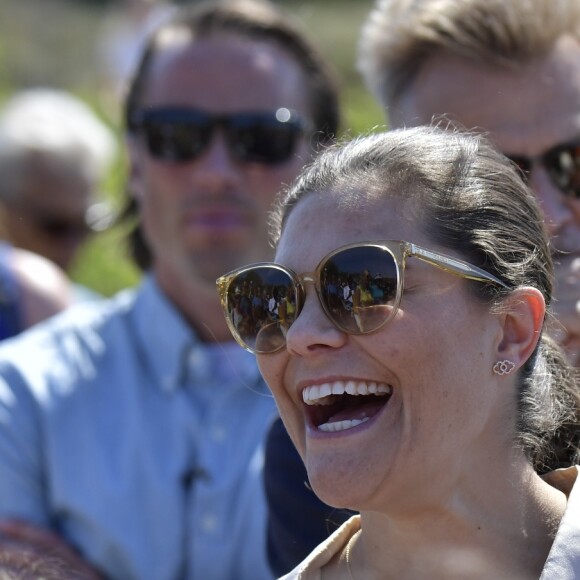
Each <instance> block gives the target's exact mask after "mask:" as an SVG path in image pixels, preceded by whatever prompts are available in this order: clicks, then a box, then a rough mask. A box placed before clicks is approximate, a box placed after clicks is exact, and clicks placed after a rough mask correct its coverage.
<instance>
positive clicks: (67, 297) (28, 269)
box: [9, 248, 72, 327]
mask: <svg viewBox="0 0 580 580" xmlns="http://www.w3.org/2000/svg"><path fill="white" fill-rule="evenodd" d="M9 263H10V268H11V269H12V272H13V274H14V278H15V280H16V282H17V284H18V286H19V289H20V295H21V296H22V311H23V315H24V324H25V326H26V327H29V326H32V325H33V324H36V323H38V322H40V321H42V320H44V319H46V318H48V317H50V316H52V315H54V314H56V313H57V312H60V311H61V310H63V309H64V308H66V307H67V306H69V305H70V304H71V303H72V288H71V284H70V282H69V280H68V278H67V276H66V275H65V273H64V272H63V271H62V270H61V269H60V268H59V267H58V266H56V265H55V264H53V263H52V262H50V261H49V260H47V259H46V258H43V257H42V256H39V255H37V254H34V253H32V252H28V251H26V250H22V249H18V248H12V249H11V251H10V262H9Z"/></svg>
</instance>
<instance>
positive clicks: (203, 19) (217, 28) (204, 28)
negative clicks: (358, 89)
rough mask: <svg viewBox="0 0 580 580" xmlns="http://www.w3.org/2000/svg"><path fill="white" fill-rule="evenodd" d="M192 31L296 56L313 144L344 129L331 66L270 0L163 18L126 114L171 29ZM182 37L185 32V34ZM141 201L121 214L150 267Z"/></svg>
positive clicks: (229, 2)
mask: <svg viewBox="0 0 580 580" xmlns="http://www.w3.org/2000/svg"><path fill="white" fill-rule="evenodd" d="M172 32H176V33H181V34H182V33H183V32H185V33H186V34H187V35H188V38H189V39H190V41H191V43H194V42H195V41H196V39H199V38H207V37H209V36H212V35H216V34H220V33H224V32H226V33H232V34H235V35H237V36H241V37H244V38H248V39H250V40H258V41H262V42H266V43H271V44H273V45H276V46H278V47H280V48H281V49H282V50H283V51H285V52H286V53H287V54H289V55H290V56H291V58H293V59H294V60H295V61H296V62H297V63H298V65H299V66H300V69H301V70H303V71H304V79H305V90H306V91H307V92H308V102H309V104H310V111H311V121H312V122H313V125H314V131H313V135H312V139H313V145H314V146H315V147H318V146H320V145H324V144H327V143H329V142H331V141H332V140H333V139H334V138H335V136H336V134H337V132H338V128H339V124H340V112H339V100H338V88H337V84H336V82H335V78H334V75H333V73H332V71H331V70H330V69H329V67H328V65H327V64H326V62H325V61H324V59H323V58H322V56H321V55H320V54H319V52H318V51H317V50H316V49H315V48H314V47H313V46H311V44H310V43H309V42H308V41H307V39H306V38H305V36H304V35H303V34H302V33H301V32H300V31H299V30H298V29H297V28H296V27H294V25H293V24H292V21H291V20H290V17H289V16H288V15H286V14H285V13H284V12H282V11H281V10H280V9H279V8H278V7H276V6H275V5H273V4H271V3H270V2H267V1H266V0H218V1H212V2H205V3H203V4H200V5H186V6H183V7H181V8H180V9H179V10H177V11H176V12H175V13H174V15H173V17H172V18H170V19H169V20H168V21H166V22H165V23H163V24H162V25H161V26H160V27H159V28H158V29H157V30H156V31H155V32H154V34H153V35H152V36H151V37H150V39H149V41H148V43H147V45H146V47H145V49H144V51H143V54H142V56H141V59H140V62H139V64H138V66H137V68H136V71H135V74H134V76H133V78H132V81H131V83H130V86H129V90H128V94H127V98H126V101H125V119H126V120H127V119H129V118H130V117H131V115H132V113H133V112H134V111H135V110H137V109H138V108H139V107H140V103H141V99H142V95H143V92H144V90H145V87H146V85H147V79H148V74H149V70H150V69H151V63H152V62H153V59H154V58H155V55H156V54H157V53H158V52H159V51H160V50H161V49H162V46H163V43H162V41H163V39H164V38H167V37H168V36H169V35H170V33H172ZM180 37H181V36H180ZM137 209H138V208H137V204H136V202H135V200H134V199H133V197H132V196H131V195H129V196H128V199H127V204H126V207H125V209H124V210H123V211H122V214H121V221H130V222H132V227H133V229H132V231H131V232H130V250H131V254H132V257H133V259H134V261H135V262H136V263H137V265H138V266H139V267H140V268H141V269H142V270H147V269H148V268H150V266H151V254H150V251H149V248H148V247H147V244H146V242H145V240H144V237H143V235H142V232H141V228H140V224H139V223H137V221H136V216H137Z"/></svg>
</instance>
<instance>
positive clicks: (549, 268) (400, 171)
mask: <svg viewBox="0 0 580 580" xmlns="http://www.w3.org/2000/svg"><path fill="white" fill-rule="evenodd" d="M313 192H316V193H321V194H328V195H336V202H337V204H350V205H351V206H352V208H351V209H352V210H353V211H356V204H357V199H358V198H360V197H362V198H363V199H366V198H368V197H372V198H380V196H401V197H405V199H409V200H410V203H411V204H412V205H411V207H412V208H414V209H415V211H416V216H417V219H418V223H419V224H420V225H421V227H422V229H423V230H424V231H425V232H426V233H427V235H428V236H429V237H430V238H431V239H432V240H433V241H434V242H435V243H437V244H440V245H441V246H443V247H447V248H452V249H454V250H458V251H459V252H460V253H461V254H462V256H464V257H465V259H466V260H468V261H469V262H471V263H473V264H475V265H477V266H479V267H481V268H483V269H485V270H486V271H488V272H490V273H491V274H494V275H495V276H496V277H497V278H499V279H500V280H502V281H503V282H504V283H505V284H506V285H507V287H508V289H504V288H501V287H499V286H498V285H494V284H481V283H477V284H475V283H474V284H472V285H471V289H472V291H473V292H475V293H477V295H478V296H479V297H480V298H481V299H483V300H486V301H488V302H489V303H491V304H492V305H493V307H494V308H501V300H502V297H503V296H504V295H505V294H509V292H510V289H515V288H517V287H520V286H532V287H534V288H537V289H538V290H539V291H540V292H541V293H542V294H543V296H544V298H545V301H546V304H547V305H549V304H550V302H551V300H552V293H553V280H554V273H553V264H552V259H551V252H550V244H549V240H548V234H547V231H546V229H545V226H544V223H543V218H542V215H541V212H540V209H539V207H538V204H537V201H536V199H535V197H534V195H533V193H532V192H531V191H530V189H529V188H528V187H527V185H526V184H525V183H524V181H523V180H522V178H521V175H520V174H519V172H518V170H517V169H516V168H515V167H514V166H513V164H512V163H511V162H510V161H509V160H508V159H507V158H506V157H504V156H503V155H502V154H501V153H500V152H499V151H497V150H496V149H495V148H494V147H493V146H492V145H491V144H490V143H489V142H488V141H487V140H486V139H485V138H484V137H481V136H476V135H472V134H468V133H465V132H462V131H458V130H457V129H451V128H447V129H446V128H442V127H436V126H433V127H417V128H414V129H405V130H403V129H402V130H397V131H390V132H387V133H381V134H377V135H372V136H367V137H361V138H358V139H355V140H353V141H351V142H350V143H346V144H341V145H336V146H333V147H330V148H328V149H327V150H326V151H324V152H323V153H322V154H321V155H320V156H319V157H318V158H317V159H316V161H314V162H313V163H312V164H311V165H310V166H309V167H307V168H306V169H305V170H304V171H303V173H302V175H301V176H300V177H299V179H298V180H297V181H296V183H295V185H294V186H293V187H291V188H290V189H289V190H288V191H287V192H286V193H285V194H284V195H283V196H282V197H280V198H279V200H278V204H277V208H276V209H275V211H274V212H273V217H272V234H273V238H274V241H275V242H277V241H278V240H279V237H280V234H281V232H282V230H283V228H284V225H285V223H286V220H287V219H288V216H289V215H290V213H291V212H292V210H293V208H294V207H295V206H296V204H297V203H299V202H300V200H301V199H302V198H303V197H305V196H307V195H308V194H310V193H313ZM518 410H519V414H518V418H517V425H516V433H517V439H518V443H519V444H520V445H521V446H522V448H523V449H524V451H525V453H526V455H527V457H528V458H529V459H530V461H531V462H532V463H533V465H534V467H535V469H536V470H537V471H538V472H545V471H549V470H552V469H555V468H558V467H563V466H569V465H571V464H573V463H576V462H577V459H578V457H579V435H580V429H579V427H580V397H579V392H578V383H577V377H576V376H575V373H574V371H573V370H572V369H571V368H570V366H569V364H568V363H567V361H566V358H565V356H564V354H563V353H562V351H561V350H560V349H559V347H558V346H557V345H556V344H555V342H554V341H553V340H552V339H551V338H550V337H549V336H548V335H547V334H546V333H543V335H542V337H541V339H540V341H539V343H538V346H537V347H536V349H535V351H534V353H533V354H532V356H531V357H530V358H529V359H528V361H527V362H526V364H525V365H524V366H523V367H522V369H521V370H520V382H519V389H518Z"/></svg>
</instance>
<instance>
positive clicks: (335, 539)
mask: <svg viewBox="0 0 580 580" xmlns="http://www.w3.org/2000/svg"><path fill="white" fill-rule="evenodd" d="M359 530H360V516H359V515H354V516H352V517H351V518H350V519H348V520H347V521H346V522H344V523H343V524H342V525H341V526H340V528H338V530H336V531H335V532H334V533H333V534H331V535H330V536H329V537H328V538H327V539H326V540H324V542H322V543H321V544H320V545H319V546H317V547H316V548H315V549H314V550H313V551H312V552H311V553H310V555H309V556H308V557H307V558H306V559H305V560H304V561H303V562H302V563H301V564H299V565H298V566H296V568H294V570H292V572H289V573H288V574H286V576H283V577H282V578H281V579H280V580H319V579H320V577H321V571H322V569H323V568H324V566H326V565H327V564H328V563H329V562H330V561H331V560H332V559H333V558H334V557H335V556H336V555H337V554H338V553H340V552H341V551H342V550H343V549H344V547H345V546H346V545H347V544H348V542H349V540H350V539H351V538H352V537H353V536H354V535H355V534H356V533H357V532H358V531H359Z"/></svg>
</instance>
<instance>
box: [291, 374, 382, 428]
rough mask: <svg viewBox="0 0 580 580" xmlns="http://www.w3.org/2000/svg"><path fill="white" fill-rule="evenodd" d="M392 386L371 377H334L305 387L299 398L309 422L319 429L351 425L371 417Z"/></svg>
mask: <svg viewBox="0 0 580 580" xmlns="http://www.w3.org/2000/svg"><path fill="white" fill-rule="evenodd" d="M392 393H393V387H392V386H391V385H389V384H387V383H376V382H373V381H354V380H351V381H334V382H332V383H324V384H322V385H313V386H310V387H306V388H305V389H304V390H303V391H302V400H303V401H304V403H305V404H306V413H307V415H308V418H309V420H310V422H311V423H312V424H313V425H314V426H315V427H316V428H317V429H318V430H320V431H326V432H336V431H345V430H347V429H352V428H353V427H356V426H358V425H360V424H361V423H366V422H367V421H368V420H370V419H371V418H372V417H374V416H375V415H376V414H377V413H378V412H379V411H380V410H381V409H382V408H383V407H384V406H385V405H386V404H387V402H388V401H389V399H390V398H391V395H392Z"/></svg>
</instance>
